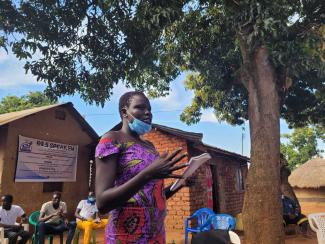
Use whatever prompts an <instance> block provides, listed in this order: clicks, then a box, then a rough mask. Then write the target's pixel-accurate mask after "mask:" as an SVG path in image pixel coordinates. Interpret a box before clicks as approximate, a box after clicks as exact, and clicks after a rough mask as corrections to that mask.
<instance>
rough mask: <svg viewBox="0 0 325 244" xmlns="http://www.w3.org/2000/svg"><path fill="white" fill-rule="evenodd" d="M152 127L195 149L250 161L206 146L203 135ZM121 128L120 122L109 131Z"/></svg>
mask: <svg viewBox="0 0 325 244" xmlns="http://www.w3.org/2000/svg"><path fill="white" fill-rule="evenodd" d="M152 127H153V128H154V129H157V130H160V131H163V132H165V133H168V134H172V135H174V136H178V137H181V138H183V139H185V140H187V141H189V142H192V143H193V145H194V147H197V148H198V149H202V150H203V151H208V150H211V151H213V152H215V153H219V154H222V155H225V156H229V157H233V158H238V159H240V160H242V161H243V162H248V161H250V159H249V158H248V157H246V156H243V155H240V154H237V153H234V152H229V151H226V150H223V149H220V148H218V147H214V146H211V145H208V144H204V143H203V142H202V139H203V134H202V133H195V132H189V131H184V130H180V129H176V128H172V127H168V126H165V125H159V124H152ZM121 128H122V122H120V123H118V124H117V125H115V126H114V127H113V128H112V129H111V130H114V131H116V130H119V129H121Z"/></svg>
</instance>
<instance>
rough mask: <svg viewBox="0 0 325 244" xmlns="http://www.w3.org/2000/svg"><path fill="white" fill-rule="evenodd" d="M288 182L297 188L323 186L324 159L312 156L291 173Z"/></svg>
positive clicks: (324, 183) (324, 173)
mask: <svg viewBox="0 0 325 244" xmlns="http://www.w3.org/2000/svg"><path fill="white" fill-rule="evenodd" d="M289 183H290V184H291V186H292V187H299V188H320V187H322V186H324V187H325V159H324V158H313V159H310V160H308V161H307V162H306V163H304V164H302V165H300V166H299V167H298V168H297V169H295V170H294V171H293V172H292V173H291V175H290V177H289Z"/></svg>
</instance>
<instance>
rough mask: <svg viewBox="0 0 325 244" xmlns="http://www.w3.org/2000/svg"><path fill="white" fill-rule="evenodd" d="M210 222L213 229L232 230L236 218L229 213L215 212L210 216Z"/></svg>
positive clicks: (234, 226)
mask: <svg viewBox="0 0 325 244" xmlns="http://www.w3.org/2000/svg"><path fill="white" fill-rule="evenodd" d="M210 221H211V224H212V226H213V228H214V229H215V230H234V229H235V228H236V219H235V218H234V217H232V216H231V215H229V214H215V215H214V216H212V217H210Z"/></svg>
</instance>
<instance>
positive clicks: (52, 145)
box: [15, 136, 78, 182]
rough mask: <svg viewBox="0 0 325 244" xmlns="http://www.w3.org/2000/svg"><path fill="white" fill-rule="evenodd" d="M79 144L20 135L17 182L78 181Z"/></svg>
mask: <svg viewBox="0 0 325 244" xmlns="http://www.w3.org/2000/svg"><path fill="white" fill-rule="evenodd" d="M77 157H78V145H69V144H63V143H57V142H51V141H45V140H39V139H34V138H29V137H25V136H19V144H18V159H17V168H16V175H15V181H16V182H64V181H65V182H66V181H76V173H77Z"/></svg>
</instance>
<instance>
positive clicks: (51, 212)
mask: <svg viewBox="0 0 325 244" xmlns="http://www.w3.org/2000/svg"><path fill="white" fill-rule="evenodd" d="M37 226H38V244H44V239H45V235H48V234H60V233H62V232H64V231H66V230H68V231H69V232H68V236H67V241H66V244H71V241H72V239H73V235H74V232H75V229H76V222H75V221H71V222H69V221H68V219H67V205H66V203H65V202H62V201H61V193H60V192H54V193H53V198H52V201H49V202H46V203H44V204H43V205H42V208H41V211H40V216H39V223H38V225H37Z"/></svg>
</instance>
